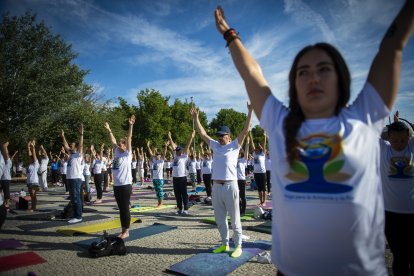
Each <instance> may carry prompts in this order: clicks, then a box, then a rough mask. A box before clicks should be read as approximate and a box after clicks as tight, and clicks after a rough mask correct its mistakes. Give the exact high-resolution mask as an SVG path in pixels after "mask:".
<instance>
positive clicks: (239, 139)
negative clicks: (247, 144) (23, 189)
mask: <svg viewBox="0 0 414 276" xmlns="http://www.w3.org/2000/svg"><path fill="white" fill-rule="evenodd" d="M247 109H248V110H249V111H248V114H247V119H246V122H244V127H243V130H242V131H241V132H240V133H239V135H238V136H237V142H239V145H242V144H243V141H244V138H246V134H247V133H248V132H249V129H250V125H251V123H252V111H253V107H252V105H251V104H247Z"/></svg>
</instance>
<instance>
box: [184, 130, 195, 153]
mask: <svg viewBox="0 0 414 276" xmlns="http://www.w3.org/2000/svg"><path fill="white" fill-rule="evenodd" d="M194 136H195V130H193V132H191V137H190V140H188V143H187V145H186V146H185V149H184V154H188V150H189V149H190V146H191V142H193V139H194Z"/></svg>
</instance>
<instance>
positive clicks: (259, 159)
mask: <svg viewBox="0 0 414 276" xmlns="http://www.w3.org/2000/svg"><path fill="white" fill-rule="evenodd" d="M253 158H254V165H253V172H254V173H265V172H266V166H265V159H266V156H265V154H264V153H263V152H262V153H259V154H256V153H253Z"/></svg>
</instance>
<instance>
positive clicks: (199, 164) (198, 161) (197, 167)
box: [196, 159, 201, 170]
mask: <svg viewBox="0 0 414 276" xmlns="http://www.w3.org/2000/svg"><path fill="white" fill-rule="evenodd" d="M196 169H197V170H201V160H200V159H198V160H197V159H196Z"/></svg>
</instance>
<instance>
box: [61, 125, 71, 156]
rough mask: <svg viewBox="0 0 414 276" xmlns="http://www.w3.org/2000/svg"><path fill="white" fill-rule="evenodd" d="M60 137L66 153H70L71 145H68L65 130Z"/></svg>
mask: <svg viewBox="0 0 414 276" xmlns="http://www.w3.org/2000/svg"><path fill="white" fill-rule="evenodd" d="M60 136H61V137H62V141H63V147H64V148H65V150H66V151H69V149H70V148H69V144H68V142H67V141H66V138H65V132H64V131H63V129H62V130H61V133H60Z"/></svg>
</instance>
